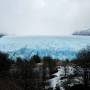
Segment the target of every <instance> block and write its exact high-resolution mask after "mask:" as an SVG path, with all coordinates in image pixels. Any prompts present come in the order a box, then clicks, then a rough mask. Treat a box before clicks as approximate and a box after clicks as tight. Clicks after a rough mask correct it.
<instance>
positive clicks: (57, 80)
mask: <svg viewBox="0 0 90 90" xmlns="http://www.w3.org/2000/svg"><path fill="white" fill-rule="evenodd" d="M64 70H65V69H64V67H63V66H60V68H59V69H58V72H57V73H54V74H52V76H54V77H53V78H51V79H49V80H47V83H48V86H46V89H47V88H52V89H53V90H55V88H56V87H57V86H59V88H60V90H64V87H63V86H62V84H63V83H65V82H67V78H63V79H61V78H62V77H65V71H64ZM74 71H75V68H74V67H73V66H67V77H68V75H74ZM77 83H82V77H75V78H74V79H73V82H72V83H71V84H70V85H71V86H73V85H74V84H77Z"/></svg>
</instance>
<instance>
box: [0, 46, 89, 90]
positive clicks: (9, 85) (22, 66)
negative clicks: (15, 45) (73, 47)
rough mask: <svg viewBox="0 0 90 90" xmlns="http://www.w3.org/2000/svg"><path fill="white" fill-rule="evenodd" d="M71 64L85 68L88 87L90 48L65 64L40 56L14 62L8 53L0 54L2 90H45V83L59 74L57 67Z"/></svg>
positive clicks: (0, 84) (0, 87) (0, 83)
mask: <svg viewBox="0 0 90 90" xmlns="http://www.w3.org/2000/svg"><path fill="white" fill-rule="evenodd" d="M70 63H73V64H75V65H76V66H80V67H82V68H84V75H83V78H84V84H85V86H87V85H88V78H87V75H88V73H87V70H90V47H87V48H86V49H83V50H81V51H80V52H79V53H78V54H77V57H76V59H74V60H72V61H69V60H66V61H63V62H62V61H60V60H58V59H52V58H51V57H49V56H47V57H43V58H41V57H39V55H34V56H32V57H31V58H30V59H28V60H27V59H22V58H20V57H18V58H17V59H16V60H13V59H12V58H9V55H8V54H7V53H3V52H0V90H45V81H46V80H48V79H49V78H50V75H51V74H53V73H55V72H57V66H58V65H61V64H62V65H63V66H66V65H67V64H70ZM89 81H90V80H89ZM70 90H71V89H70ZM72 90H73V89H72Z"/></svg>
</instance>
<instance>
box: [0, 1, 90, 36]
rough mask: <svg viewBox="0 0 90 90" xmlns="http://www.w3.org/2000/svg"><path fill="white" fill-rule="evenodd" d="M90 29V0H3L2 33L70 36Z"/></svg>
mask: <svg viewBox="0 0 90 90" xmlns="http://www.w3.org/2000/svg"><path fill="white" fill-rule="evenodd" d="M87 28H90V0H0V32H1V33H8V34H16V35H55V36H56V35H69V34H71V33H72V32H74V31H78V30H83V29H87Z"/></svg>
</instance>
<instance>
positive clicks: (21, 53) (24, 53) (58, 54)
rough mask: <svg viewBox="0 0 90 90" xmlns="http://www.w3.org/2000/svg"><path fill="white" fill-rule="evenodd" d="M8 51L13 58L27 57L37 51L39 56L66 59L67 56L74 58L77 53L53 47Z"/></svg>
mask: <svg viewBox="0 0 90 90" xmlns="http://www.w3.org/2000/svg"><path fill="white" fill-rule="evenodd" d="M8 53H9V54H10V57H12V58H14V59H15V58H17V57H21V58H25V59H29V58H31V57H32V56H33V55H36V54H37V53H38V55H39V56H40V57H43V56H51V57H52V58H54V59H67V58H68V59H72V58H75V56H76V54H77V52H75V51H73V50H70V49H62V50H56V51H55V50H53V49H30V48H21V49H19V50H16V51H11V52H8Z"/></svg>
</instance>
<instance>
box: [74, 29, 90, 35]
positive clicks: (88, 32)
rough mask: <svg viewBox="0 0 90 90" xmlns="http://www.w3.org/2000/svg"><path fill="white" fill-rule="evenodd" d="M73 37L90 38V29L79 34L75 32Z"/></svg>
mask: <svg viewBox="0 0 90 90" xmlns="http://www.w3.org/2000/svg"><path fill="white" fill-rule="evenodd" d="M73 35H83V36H90V29H88V30H83V31H79V32H74V33H73Z"/></svg>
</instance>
